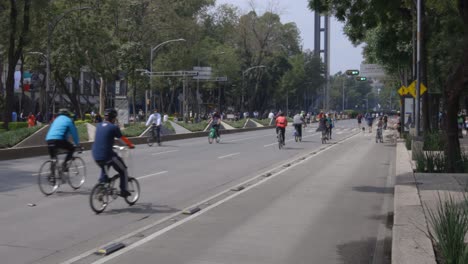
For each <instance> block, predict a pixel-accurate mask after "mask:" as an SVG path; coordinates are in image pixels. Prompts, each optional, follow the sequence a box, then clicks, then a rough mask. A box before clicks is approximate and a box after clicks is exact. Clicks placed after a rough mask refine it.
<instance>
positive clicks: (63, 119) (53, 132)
mask: <svg viewBox="0 0 468 264" xmlns="http://www.w3.org/2000/svg"><path fill="white" fill-rule="evenodd" d="M70 116H71V114H70V111H68V109H66V108H62V109H60V110H59V112H58V116H57V118H55V120H54V122H52V124H51V125H50V128H49V131H48V132H47V136H46V141H47V146H48V149H49V155H50V157H51V158H52V159H57V151H58V150H59V149H65V150H66V151H67V156H66V157H65V161H64V162H63V170H64V171H67V169H68V161H70V160H71V159H72V157H73V151H74V150H75V147H74V146H73V144H72V143H70V141H68V139H69V137H70V135H71V136H72V137H73V142H74V143H75V145H76V146H78V145H79V144H80V140H79V138H78V132H77V130H76V127H75V124H74V123H73V120H72V119H71V118H70Z"/></svg>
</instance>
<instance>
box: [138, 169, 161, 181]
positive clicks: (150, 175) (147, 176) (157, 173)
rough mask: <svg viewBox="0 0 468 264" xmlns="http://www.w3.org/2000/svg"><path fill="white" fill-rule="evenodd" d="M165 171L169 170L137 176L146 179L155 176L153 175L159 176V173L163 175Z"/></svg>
mask: <svg viewBox="0 0 468 264" xmlns="http://www.w3.org/2000/svg"><path fill="white" fill-rule="evenodd" d="M165 173H168V171H160V172H156V173H153V174H148V175H144V176H140V177H137V179H139V180H141V179H144V178H149V177H153V176H157V175H161V174H165Z"/></svg>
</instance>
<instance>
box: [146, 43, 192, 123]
mask: <svg viewBox="0 0 468 264" xmlns="http://www.w3.org/2000/svg"><path fill="white" fill-rule="evenodd" d="M178 41H186V40H185V39H183V38H179V39H171V40H167V41H164V42H162V43H160V44H158V45H156V46H154V47H151V50H150V72H151V73H153V52H155V51H156V50H157V49H159V48H160V47H162V46H164V45H166V44H168V43H171V42H178ZM152 83H153V80H152V79H151V76H150V90H151V91H153V89H152ZM151 101H153V109H154V108H155V102H154V100H151ZM161 102H162V99H161V93H160V94H159V107H161ZM145 103H146V102H145ZM145 115H146V116H148V113H145Z"/></svg>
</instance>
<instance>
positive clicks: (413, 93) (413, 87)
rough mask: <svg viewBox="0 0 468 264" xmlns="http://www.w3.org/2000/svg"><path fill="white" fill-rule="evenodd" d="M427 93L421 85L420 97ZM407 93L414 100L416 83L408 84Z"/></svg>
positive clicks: (425, 88)
mask: <svg viewBox="0 0 468 264" xmlns="http://www.w3.org/2000/svg"><path fill="white" fill-rule="evenodd" d="M426 91H427V87H426V86H425V85H424V84H423V83H421V91H420V95H423V94H424V93H425V92H426ZM408 92H409V93H410V94H411V95H412V96H413V97H414V98H416V81H414V82H412V83H411V84H410V86H408Z"/></svg>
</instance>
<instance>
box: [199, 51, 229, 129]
mask: <svg viewBox="0 0 468 264" xmlns="http://www.w3.org/2000/svg"><path fill="white" fill-rule="evenodd" d="M225 53H226V52H224V51H221V52H219V53H215V54H214V55H222V54H225ZM206 57H207V56H205V57H203V58H202V59H205V58H206ZM197 66H198V68H200V57H198V58H197ZM199 93H200V76H197V97H196V98H197V108H198V109H197V122H198V120H200V112H201V111H200V104H199V103H198V94H199ZM219 93H220V88H219V84H218V100H220V98H221V97H220V96H219ZM218 108H221V104H220V103H219V102H218ZM218 111H221V109H218Z"/></svg>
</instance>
